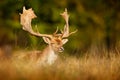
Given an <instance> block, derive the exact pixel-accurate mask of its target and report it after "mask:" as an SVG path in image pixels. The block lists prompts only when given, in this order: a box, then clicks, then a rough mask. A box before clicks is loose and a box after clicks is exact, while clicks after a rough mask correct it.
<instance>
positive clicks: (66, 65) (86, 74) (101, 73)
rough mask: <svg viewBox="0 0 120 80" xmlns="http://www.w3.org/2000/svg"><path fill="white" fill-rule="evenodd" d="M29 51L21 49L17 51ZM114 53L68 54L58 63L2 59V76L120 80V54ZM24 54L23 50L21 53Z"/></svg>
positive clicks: (10, 79)
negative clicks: (41, 63)
mask: <svg viewBox="0 0 120 80" xmlns="http://www.w3.org/2000/svg"><path fill="white" fill-rule="evenodd" d="M20 53H26V51H17V52H15V54H20ZM111 54H112V55H110V57H109V58H108V57H106V56H104V57H99V56H92V55H84V56H83V57H79V58H76V57H73V56H65V55H64V57H63V55H62V57H63V58H59V59H58V60H57V61H56V63H55V64H53V65H46V66H39V65H38V64H36V63H35V62H29V60H27V58H26V60H20V59H18V58H17V57H15V56H11V58H9V59H2V60H1V61H0V80H13V79H14V80H118V79H120V55H114V53H111ZM21 55H22V54H21Z"/></svg>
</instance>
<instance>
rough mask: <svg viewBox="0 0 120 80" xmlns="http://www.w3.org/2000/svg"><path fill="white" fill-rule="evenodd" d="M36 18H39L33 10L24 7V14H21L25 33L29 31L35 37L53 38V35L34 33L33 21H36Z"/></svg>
mask: <svg viewBox="0 0 120 80" xmlns="http://www.w3.org/2000/svg"><path fill="white" fill-rule="evenodd" d="M36 17H37V16H36V15H35V13H34V11H33V10H32V8H31V9H28V10H26V9H25V7H23V13H22V14H20V22H21V25H22V29H23V30H25V31H28V32H29V33H31V34H32V35H34V36H38V37H48V38H52V35H48V34H40V33H38V32H34V31H33V29H32V26H31V21H32V19H34V18H36Z"/></svg>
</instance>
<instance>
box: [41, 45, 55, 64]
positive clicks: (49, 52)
mask: <svg viewBox="0 0 120 80" xmlns="http://www.w3.org/2000/svg"><path fill="white" fill-rule="evenodd" d="M42 54H43V58H42V60H43V62H45V63H47V64H50V65H51V64H53V63H54V62H55V60H56V59H57V55H56V54H55V51H54V50H53V49H52V46H51V45H48V46H47V47H46V48H45V49H44V50H43V53H42Z"/></svg>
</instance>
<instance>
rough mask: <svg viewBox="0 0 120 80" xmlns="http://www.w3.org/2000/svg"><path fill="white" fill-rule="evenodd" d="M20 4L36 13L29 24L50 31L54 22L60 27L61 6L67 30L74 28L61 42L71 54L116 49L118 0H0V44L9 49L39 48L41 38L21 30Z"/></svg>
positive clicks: (118, 45)
mask: <svg viewBox="0 0 120 80" xmlns="http://www.w3.org/2000/svg"><path fill="white" fill-rule="evenodd" d="M23 6H26V8H27V9H28V8H32V9H33V10H34V12H35V14H36V15H37V18H36V19H34V20H33V22H32V25H33V27H34V26H35V25H37V27H38V29H39V32H41V33H46V34H52V33H53V32H54V31H55V30H56V28H57V26H58V27H59V29H63V27H64V24H65V22H64V20H63V19H62V18H61V16H60V13H61V12H63V11H64V9H65V8H67V9H68V12H69V14H70V22H69V23H70V31H74V30H75V29H78V32H77V33H76V34H73V35H71V36H70V37H69V42H68V43H67V44H66V45H65V46H64V47H65V51H66V53H70V54H73V55H77V54H82V53H84V52H87V51H90V50H94V51H96V52H99V53H100V52H101V53H102V51H104V50H106V51H108V53H109V51H111V50H112V51H116V50H117V51H119V49H120V9H119V8H120V0H60V1H58V0H0V47H1V48H2V47H4V46H7V47H8V48H12V49H43V48H44V47H45V46H46V44H45V43H44V42H43V40H42V38H37V37H34V36H31V35H30V34H29V33H27V32H25V31H23V30H22V28H21V25H20V16H19V13H22V8H23Z"/></svg>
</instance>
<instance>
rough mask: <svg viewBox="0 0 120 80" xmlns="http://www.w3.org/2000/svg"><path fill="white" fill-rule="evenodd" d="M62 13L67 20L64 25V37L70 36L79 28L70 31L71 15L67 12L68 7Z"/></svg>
mask: <svg viewBox="0 0 120 80" xmlns="http://www.w3.org/2000/svg"><path fill="white" fill-rule="evenodd" d="M60 15H61V16H62V17H63V19H64V20H65V22H66V24H65V26H64V30H63V31H62V37H63V38H65V37H68V36H70V35H71V34H73V33H76V32H77V30H75V31H73V32H71V33H69V23H68V22H69V15H68V13H67V9H66V8H65V11H64V12H63V13H61V14H60Z"/></svg>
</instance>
